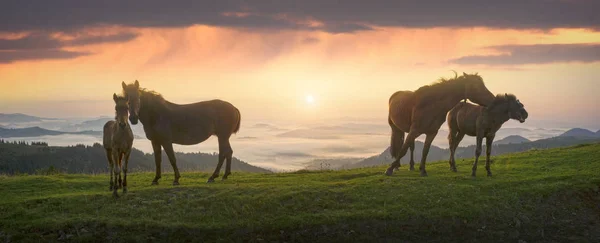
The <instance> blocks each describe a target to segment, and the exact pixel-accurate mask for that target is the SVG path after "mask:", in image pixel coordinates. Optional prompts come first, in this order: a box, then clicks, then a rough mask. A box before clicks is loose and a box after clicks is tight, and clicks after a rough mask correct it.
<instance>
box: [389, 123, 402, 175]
mask: <svg viewBox="0 0 600 243" xmlns="http://www.w3.org/2000/svg"><path fill="white" fill-rule="evenodd" d="M389 123H390V127H391V128H392V139H391V141H390V153H391V154H392V158H394V159H398V154H399V153H400V149H402V145H403V144H404V132H403V131H401V130H400V129H398V128H396V125H394V123H392V122H391V121H389ZM399 167H400V164H398V167H396V168H394V170H398V168H399Z"/></svg>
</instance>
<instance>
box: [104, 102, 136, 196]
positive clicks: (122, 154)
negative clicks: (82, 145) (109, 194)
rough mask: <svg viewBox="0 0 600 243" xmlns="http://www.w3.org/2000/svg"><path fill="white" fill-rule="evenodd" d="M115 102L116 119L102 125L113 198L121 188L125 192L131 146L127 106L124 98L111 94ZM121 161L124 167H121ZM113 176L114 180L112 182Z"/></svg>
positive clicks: (131, 136) (131, 133) (131, 139)
mask: <svg viewBox="0 0 600 243" xmlns="http://www.w3.org/2000/svg"><path fill="white" fill-rule="evenodd" d="M113 100H114V101H115V113H116V117H115V120H114V121H108V122H106V124H104V139H103V145H104V149H105V150H106V157H107V158H108V165H109V166H110V172H109V173H110V187H109V190H112V191H113V196H115V197H118V194H117V189H119V188H123V193H126V192H127V167H128V165H129V155H130V154H131V147H132V146H133V132H131V127H130V126H129V122H127V117H128V112H129V106H128V104H127V99H125V97H119V96H117V94H113ZM123 160H125V166H124V167H123V163H122V162H123ZM122 167H123V180H122V181H121V168H122ZM113 174H114V180H113Z"/></svg>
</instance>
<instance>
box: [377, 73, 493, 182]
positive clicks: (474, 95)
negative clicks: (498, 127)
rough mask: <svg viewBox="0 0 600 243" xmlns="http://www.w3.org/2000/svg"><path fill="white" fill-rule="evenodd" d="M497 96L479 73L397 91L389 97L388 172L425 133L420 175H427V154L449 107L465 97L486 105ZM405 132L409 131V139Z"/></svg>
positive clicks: (392, 169) (389, 173)
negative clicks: (389, 156)
mask: <svg viewBox="0 0 600 243" xmlns="http://www.w3.org/2000/svg"><path fill="white" fill-rule="evenodd" d="M494 97H495V96H494V94H492V93H491V92H490V91H489V90H488V89H487V87H486V86H485V84H484V83H483V79H482V78H481V77H480V76H479V75H478V74H466V73H463V75H462V76H460V77H458V76H455V77H454V78H452V79H449V80H446V79H441V80H440V81H439V82H437V83H435V84H432V85H426V86H423V87H421V88H419V89H417V90H416V91H414V92H412V91H398V92H396V93H394V94H393V95H392V96H391V97H390V99H389V115H388V123H389V124H390V127H391V128H392V137H391V149H390V151H391V153H392V157H394V158H395V160H394V162H393V163H392V164H391V165H390V167H389V168H388V169H387V170H386V172H385V174H386V175H388V176H389V175H392V174H393V173H394V169H395V168H397V167H400V159H402V157H404V155H406V152H407V151H408V149H409V148H411V147H413V146H414V143H415V139H416V138H417V137H419V136H420V135H421V134H425V135H426V136H427V137H426V138H425V145H424V146H423V155H422V156H421V165H420V167H419V169H420V170H421V176H427V171H426V170H425V162H426V161H427V154H428V153H429V148H430V146H431V143H432V142H433V139H434V138H435V136H436V135H437V133H438V130H439V129H440V127H441V126H442V124H444V121H445V120H446V114H447V113H448V111H449V110H450V109H452V108H453V107H454V106H455V105H456V104H457V103H459V102H460V101H461V100H464V99H469V100H471V101H473V102H475V103H477V104H480V105H483V106H487V105H490V104H491V103H492V102H493V100H494ZM404 133H408V135H407V136H406V140H405V139H404ZM410 170H414V161H411V164H410Z"/></svg>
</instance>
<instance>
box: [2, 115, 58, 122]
mask: <svg viewBox="0 0 600 243" xmlns="http://www.w3.org/2000/svg"><path fill="white" fill-rule="evenodd" d="M43 120H56V119H54V118H41V117H37V116H30V115H25V114H21V113H14V114H5V113H0V123H18V122H40V121H43Z"/></svg>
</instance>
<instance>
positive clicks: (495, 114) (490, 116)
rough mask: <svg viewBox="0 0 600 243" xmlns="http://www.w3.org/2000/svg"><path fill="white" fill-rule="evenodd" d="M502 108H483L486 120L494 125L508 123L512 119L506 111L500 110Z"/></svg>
mask: <svg viewBox="0 0 600 243" xmlns="http://www.w3.org/2000/svg"><path fill="white" fill-rule="evenodd" d="M500 108H501V107H497V106H496V107H493V106H492V107H489V108H483V114H484V116H485V118H486V119H487V120H488V121H489V122H492V123H494V124H498V125H502V124H504V123H505V122H507V121H508V120H509V119H510V117H509V116H508V112H506V111H505V110H504V109H500Z"/></svg>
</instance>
